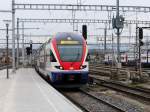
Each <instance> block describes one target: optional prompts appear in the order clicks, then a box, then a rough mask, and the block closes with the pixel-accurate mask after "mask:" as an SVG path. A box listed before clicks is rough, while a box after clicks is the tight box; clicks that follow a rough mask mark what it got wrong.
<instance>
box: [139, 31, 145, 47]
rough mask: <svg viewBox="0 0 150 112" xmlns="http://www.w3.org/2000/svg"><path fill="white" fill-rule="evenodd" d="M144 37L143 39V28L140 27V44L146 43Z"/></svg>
mask: <svg viewBox="0 0 150 112" xmlns="http://www.w3.org/2000/svg"><path fill="white" fill-rule="evenodd" d="M142 39H143V28H139V46H143V45H144V43H143V41H142Z"/></svg>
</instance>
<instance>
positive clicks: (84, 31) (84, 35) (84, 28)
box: [82, 25, 87, 40]
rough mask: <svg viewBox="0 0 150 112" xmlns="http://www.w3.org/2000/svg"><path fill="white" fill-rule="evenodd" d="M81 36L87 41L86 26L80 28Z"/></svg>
mask: <svg viewBox="0 0 150 112" xmlns="http://www.w3.org/2000/svg"><path fill="white" fill-rule="evenodd" d="M82 36H83V37H84V39H85V40H87V26H86V25H83V26H82Z"/></svg>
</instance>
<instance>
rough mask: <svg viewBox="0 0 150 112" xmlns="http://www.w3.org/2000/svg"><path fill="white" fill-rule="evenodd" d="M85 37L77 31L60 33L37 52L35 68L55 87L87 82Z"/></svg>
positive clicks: (80, 84)
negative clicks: (76, 32)
mask: <svg viewBox="0 0 150 112" xmlns="http://www.w3.org/2000/svg"><path fill="white" fill-rule="evenodd" d="M87 55H88V49H87V44H86V41H85V39H84V38H83V37H82V36H81V35H78V34H75V33H58V34H56V35H55V36H54V37H53V38H52V39H50V40H49V41H48V42H46V43H45V44H43V45H42V46H41V47H40V48H39V49H38V50H37V52H36V54H35V68H36V70H37V71H38V72H40V73H41V74H42V75H43V76H44V77H46V78H47V79H48V80H49V81H50V83H51V84H52V85H54V86H55V87H80V86H82V85H84V84H86V83H87V81H88V73H89V65H88V59H87V57H88V56H87Z"/></svg>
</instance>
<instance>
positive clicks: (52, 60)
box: [50, 50, 56, 62]
mask: <svg viewBox="0 0 150 112" xmlns="http://www.w3.org/2000/svg"><path fill="white" fill-rule="evenodd" d="M50 61H51V62H56V58H55V56H54V54H53V52H52V51H51V50H50Z"/></svg>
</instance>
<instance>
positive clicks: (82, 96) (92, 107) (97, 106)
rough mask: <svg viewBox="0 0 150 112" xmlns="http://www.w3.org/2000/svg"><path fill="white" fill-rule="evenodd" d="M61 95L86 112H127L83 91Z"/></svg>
mask: <svg viewBox="0 0 150 112" xmlns="http://www.w3.org/2000/svg"><path fill="white" fill-rule="evenodd" d="M61 93H63V95H64V96H66V97H67V98H68V99H69V100H71V101H72V102H73V103H75V104H76V105H77V106H78V107H80V108H81V109H82V110H83V111H85V112H126V111H125V110H123V109H122V108H120V107H117V106H116V105H114V104H111V103H110V102H107V101H105V100H103V99H100V98H97V97H96V96H94V95H92V94H90V93H88V92H86V91H85V90H82V89H80V90H78V91H75V92H64V91H63V92H62V91H61Z"/></svg>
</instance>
